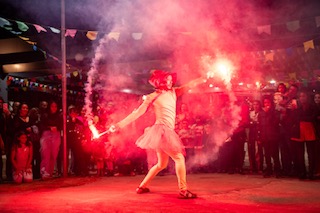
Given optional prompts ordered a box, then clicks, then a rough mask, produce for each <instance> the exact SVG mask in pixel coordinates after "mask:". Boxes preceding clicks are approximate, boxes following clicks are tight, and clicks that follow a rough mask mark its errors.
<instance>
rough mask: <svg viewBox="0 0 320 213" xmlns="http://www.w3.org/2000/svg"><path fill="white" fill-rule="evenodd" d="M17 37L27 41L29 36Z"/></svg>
mask: <svg viewBox="0 0 320 213" xmlns="http://www.w3.org/2000/svg"><path fill="white" fill-rule="evenodd" d="M19 38H21V39H22V40H24V41H28V40H29V38H27V37H22V36H19Z"/></svg>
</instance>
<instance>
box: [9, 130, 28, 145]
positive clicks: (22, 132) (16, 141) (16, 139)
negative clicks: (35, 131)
mask: <svg viewBox="0 0 320 213" xmlns="http://www.w3.org/2000/svg"><path fill="white" fill-rule="evenodd" d="M21 135H26V136H27V142H26V146H31V145H32V144H31V141H30V138H29V136H28V134H27V133H26V132H25V131H19V132H17V133H16V134H15V137H14V141H13V142H14V145H16V146H18V147H21V145H20V141H19V137H20V136H21Z"/></svg>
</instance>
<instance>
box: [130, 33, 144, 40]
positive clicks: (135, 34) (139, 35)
mask: <svg viewBox="0 0 320 213" xmlns="http://www.w3.org/2000/svg"><path fill="white" fill-rule="evenodd" d="M132 38H133V39H134V40H140V39H141V38H142V33H132Z"/></svg>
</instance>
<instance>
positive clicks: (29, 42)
mask: <svg viewBox="0 0 320 213" xmlns="http://www.w3.org/2000/svg"><path fill="white" fill-rule="evenodd" d="M26 42H27V43H28V44H31V45H35V44H37V42H34V41H26Z"/></svg>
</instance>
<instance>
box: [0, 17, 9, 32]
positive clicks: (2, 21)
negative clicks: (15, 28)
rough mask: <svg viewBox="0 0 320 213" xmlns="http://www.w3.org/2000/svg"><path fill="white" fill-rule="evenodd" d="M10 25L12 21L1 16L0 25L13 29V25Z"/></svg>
mask: <svg viewBox="0 0 320 213" xmlns="http://www.w3.org/2000/svg"><path fill="white" fill-rule="evenodd" d="M10 26H11V23H10V22H9V21H8V20H7V19H4V18H1V17H0V27H3V28H5V29H6V30H12V27H10Z"/></svg>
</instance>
